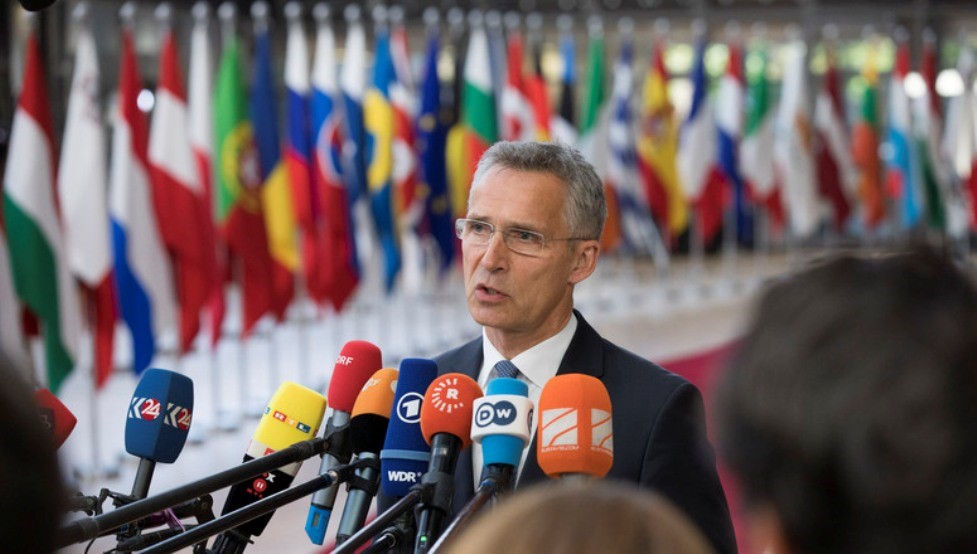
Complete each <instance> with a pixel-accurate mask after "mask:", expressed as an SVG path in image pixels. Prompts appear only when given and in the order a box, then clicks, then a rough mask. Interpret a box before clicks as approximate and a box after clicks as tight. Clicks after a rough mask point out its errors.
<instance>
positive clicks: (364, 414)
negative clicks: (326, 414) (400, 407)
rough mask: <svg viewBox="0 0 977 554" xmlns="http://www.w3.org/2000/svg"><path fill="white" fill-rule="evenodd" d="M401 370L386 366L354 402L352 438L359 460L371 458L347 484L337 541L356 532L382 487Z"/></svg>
mask: <svg viewBox="0 0 977 554" xmlns="http://www.w3.org/2000/svg"><path fill="white" fill-rule="evenodd" d="M396 383H397V370H396V369H391V368H384V369H381V370H380V371H377V372H376V373H374V374H373V377H371V378H370V380H369V381H367V382H366V385H364V386H363V390H362V391H361V392H360V396H359V397H358V398H357V399H356V405H354V406H353V418H352V419H351V420H350V421H349V438H350V442H351V444H352V446H353V452H354V453H355V454H356V456H357V461H370V462H372V463H370V464H369V465H365V466H364V467H362V468H360V469H358V470H356V479H354V480H353V481H352V482H350V483H349V485H347V487H348V489H349V492H348V494H347V496H346V506H345V508H344V509H343V516H342V518H341V519H340V520H339V529H338V530H337V532H336V543H337V544H341V543H342V542H343V541H345V540H346V539H348V538H349V537H350V536H351V535H353V533H356V531H358V530H359V529H360V528H361V527H363V522H364V521H366V514H367V512H369V510H370V502H371V501H372V500H373V497H374V496H376V494H377V489H378V488H379V487H380V450H382V449H383V440H384V437H386V435H387V425H388V424H389V423H390V410H391V409H392V408H393V403H394V387H395V386H396Z"/></svg>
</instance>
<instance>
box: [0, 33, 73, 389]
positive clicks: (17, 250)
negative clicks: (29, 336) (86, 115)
mask: <svg viewBox="0 0 977 554" xmlns="http://www.w3.org/2000/svg"><path fill="white" fill-rule="evenodd" d="M52 128H53V126H52V124H51V111H50V106H49V105H48V95H47V87H46V85H45V83H44V76H43V68H42V63H41V54H40V50H39V48H38V44H37V37H36V35H34V34H32V35H31V36H30V38H29V39H28V41H27V63H26V64H25V70H24V87H23V89H22V90H21V95H20V100H19V102H18V104H17V112H16V113H15V115H14V123H13V130H12V137H11V142H10V150H9V152H8V158H7V159H8V160H9V162H8V163H7V169H6V172H5V173H4V176H3V212H4V219H5V223H6V230H7V245H8V248H9V252H10V262H11V270H12V273H13V281H14V289H15V290H16V292H17V296H18V297H19V298H20V300H21V302H23V303H24V305H26V306H27V307H28V308H29V309H30V310H31V311H32V312H33V313H34V314H35V315H36V316H37V317H38V319H39V320H40V323H41V328H42V331H43V335H44V353H45V362H46V365H47V373H48V388H50V389H51V391H52V392H53V393H55V394H57V392H58V389H59V388H60V387H61V383H62V382H64V379H65V377H67V376H68V374H69V373H71V370H72V369H73V368H74V365H75V358H76V355H77V348H78V340H79V334H80V328H81V312H80V307H79V305H78V296H77V290H76V289H75V285H74V280H73V279H72V278H71V275H70V274H69V272H68V268H67V265H66V264H65V253H64V242H63V238H62V233H61V222H60V219H59V207H58V198H57V196H56V194H55V169H54V168H55V165H54V160H55V152H54V133H53V131H52Z"/></svg>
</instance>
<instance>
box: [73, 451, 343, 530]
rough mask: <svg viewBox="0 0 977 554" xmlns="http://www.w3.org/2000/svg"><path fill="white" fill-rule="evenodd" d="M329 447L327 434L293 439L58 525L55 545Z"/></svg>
mask: <svg viewBox="0 0 977 554" xmlns="http://www.w3.org/2000/svg"><path fill="white" fill-rule="evenodd" d="M328 446H329V437H319V438H315V439H311V440H307V441H302V442H297V443H295V444H293V445H292V446H289V447H288V448H285V449H283V450H279V451H278V452H273V453H271V454H269V455H267V456H263V457H261V458H256V459H254V460H251V461H250V462H245V463H243V464H241V465H238V466H236V467H233V468H231V469H228V470H225V471H222V472H220V473H217V474H215V475H211V476H209V477H205V478H203V479H200V480H197V481H194V482H192V483H188V484H186V485H183V486H182V487H177V488H175V489H173V490H170V491H167V492H164V493H162V494H159V495H157V496H153V497H148V498H144V499H142V500H138V501H136V502H133V503H131V504H128V505H126V506H123V507H121V508H119V509H117V510H113V511H111V512H108V513H105V514H102V515H99V516H96V517H90V518H83V519H79V520H76V521H73V522H71V523H69V524H68V525H65V526H64V527H62V528H61V529H60V530H59V531H58V534H57V537H55V543H54V546H55V548H63V547H65V546H68V545H70V544H75V543H79V542H84V541H87V540H91V539H94V538H96V537H99V536H101V535H103V534H106V533H108V532H111V531H113V530H115V529H118V528H119V527H122V526H123V525H125V524H126V523H130V522H133V521H136V520H138V519H141V518H143V517H146V516H148V515H151V514H154V513H156V512H159V511H161V510H165V509H166V508H169V507H171V506H173V505H175V504H178V503H181V502H186V501H187V500H190V499H192V498H196V497H198V496H202V495H204V494H208V493H211V492H214V491H215V490H218V489H221V488H224V487H229V486H231V485H233V484H235V483H238V482H240V481H243V480H245V479H251V478H253V477H256V476H258V475H261V474H262V473H265V472H267V471H271V470H273V469H277V468H279V467H282V466H285V465H288V464H290V463H293V462H298V461H301V460H305V459H308V458H311V457H312V456H316V455H319V454H322V453H323V452H324V451H325V450H326V448H328Z"/></svg>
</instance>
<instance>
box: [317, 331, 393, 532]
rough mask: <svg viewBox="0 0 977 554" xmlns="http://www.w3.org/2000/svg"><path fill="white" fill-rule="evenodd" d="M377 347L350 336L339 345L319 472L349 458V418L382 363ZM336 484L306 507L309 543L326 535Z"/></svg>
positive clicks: (331, 384) (331, 380)
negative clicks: (325, 439)
mask: <svg viewBox="0 0 977 554" xmlns="http://www.w3.org/2000/svg"><path fill="white" fill-rule="evenodd" d="M382 365H383V363H382V361H381V354H380V349H379V348H377V346H376V345H374V344H373V343H370V342H366V341H362V340H353V341H349V342H347V343H346V344H345V345H343V348H342V350H340V352H339V357H338V358H336V365H335V366H334V367H333V370H332V378H331V379H330V381H329V392H328V393H327V394H328V398H329V405H330V406H332V416H331V417H330V418H329V421H328V422H327V423H326V429H325V431H324V432H323V436H325V437H328V438H329V450H328V451H326V453H325V454H323V456H322V462H321V463H320V464H319V475H325V474H326V473H327V472H328V471H329V470H330V469H334V468H336V467H339V466H340V465H341V464H345V463H348V462H349V459H350V456H351V450H350V445H349V440H348V439H349V428H348V424H349V418H350V412H352V411H353V405H354V404H355V402H356V396H357V395H358V394H359V392H360V389H362V388H363V385H365V384H366V382H367V380H369V379H370V376H372V375H373V374H374V373H375V372H376V371H377V370H379V369H380V368H381V367H382ZM338 491H339V484H338V483H337V484H335V485H332V486H330V487H328V488H325V489H321V490H319V491H316V493H315V494H314V495H313V496H312V505H311V506H310V507H309V517H308V519H307V520H306V522H305V534H306V535H308V537H309V539H310V540H311V541H312V542H313V544H320V545H321V544H322V542H323V541H324V540H325V538H326V528H327V527H328V526H329V518H330V516H331V515H332V507H333V505H334V504H335V503H336V493H337V492H338Z"/></svg>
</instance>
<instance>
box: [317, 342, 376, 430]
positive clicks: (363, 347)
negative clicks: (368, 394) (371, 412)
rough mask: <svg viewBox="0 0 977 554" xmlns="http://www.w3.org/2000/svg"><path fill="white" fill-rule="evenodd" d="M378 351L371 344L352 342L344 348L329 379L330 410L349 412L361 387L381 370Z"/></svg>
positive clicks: (328, 396)
mask: <svg viewBox="0 0 977 554" xmlns="http://www.w3.org/2000/svg"><path fill="white" fill-rule="evenodd" d="M381 358H382V356H381V355H380V349H379V348H378V347H377V345H375V344H373V343H372V342H367V341H365V340H351V341H349V342H347V343H346V344H344V345H343V349H342V350H341V351H340V352H339V357H337V358H336V365H335V367H334V368H333V370H332V377H331V378H330V379H329V392H328V393H327V395H326V397H327V398H328V399H329V406H331V407H332V409H333V410H339V411H341V412H352V411H353V406H355V405H356V397H357V396H359V394H360V390H361V389H362V388H363V385H365V384H366V382H367V381H369V380H370V377H371V376H372V375H373V374H374V373H376V372H377V371H379V369H380V368H381V367H383V361H382V360H381Z"/></svg>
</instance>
